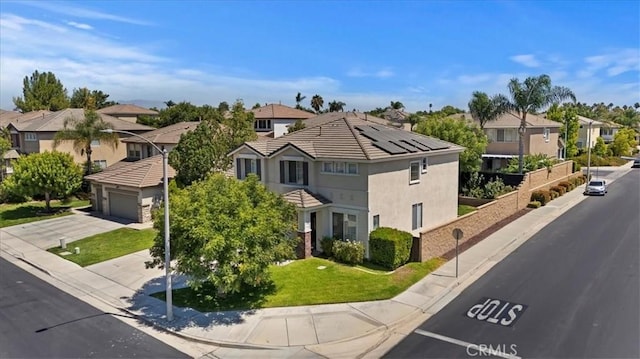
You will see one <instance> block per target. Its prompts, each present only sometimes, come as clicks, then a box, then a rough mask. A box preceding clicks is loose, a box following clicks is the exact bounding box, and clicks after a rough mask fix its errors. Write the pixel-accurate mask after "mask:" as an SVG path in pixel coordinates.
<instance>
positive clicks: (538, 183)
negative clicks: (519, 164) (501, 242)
mask: <svg viewBox="0 0 640 359" xmlns="http://www.w3.org/2000/svg"><path fill="white" fill-rule="evenodd" d="M572 163H573V162H572V161H565V162H562V163H560V164H557V165H555V166H553V167H552V169H551V172H549V171H548V170H547V169H546V168H543V169H540V170H537V171H534V172H529V173H527V174H525V177H524V179H523V180H522V183H521V184H520V186H519V187H518V189H517V190H516V191H513V192H511V193H508V194H505V195H503V196H501V197H499V198H498V199H497V200H495V201H493V202H490V203H487V204H484V205H482V206H479V207H478V208H477V210H476V211H475V212H472V213H469V214H466V215H464V216H462V217H459V218H457V219H455V220H453V221H451V222H448V223H446V224H444V225H442V226H439V227H437V228H434V229H431V230H429V231H425V232H423V233H422V234H421V236H420V255H421V257H420V260H421V261H427V260H429V259H431V258H434V257H439V256H442V255H444V254H446V253H448V252H450V251H452V250H454V249H455V244H456V243H455V240H454V239H453V236H452V232H453V229H454V228H460V229H462V231H463V232H464V237H463V239H462V240H460V244H462V243H465V242H466V241H468V240H469V239H470V238H472V237H473V236H475V235H477V234H479V233H481V232H482V231H484V230H486V229H488V228H489V227H491V226H492V225H494V224H495V223H497V222H499V221H501V220H503V219H506V218H507V217H509V216H511V215H513V214H515V213H516V212H518V211H519V210H522V209H524V208H526V206H527V204H529V200H530V199H531V193H532V192H533V191H536V190H541V189H548V188H550V187H551V186H554V185H556V184H558V183H559V182H561V181H565V180H567V179H569V178H574V177H579V176H582V173H581V172H576V173H571V170H572ZM574 191H579V189H574Z"/></svg>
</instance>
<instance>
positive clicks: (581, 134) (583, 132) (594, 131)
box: [578, 125, 600, 148]
mask: <svg viewBox="0 0 640 359" xmlns="http://www.w3.org/2000/svg"><path fill="white" fill-rule="evenodd" d="M588 136H589V125H582V127H581V128H580V129H579V130H578V142H581V143H582V147H579V148H588V147H592V148H593V146H595V144H596V140H597V138H598V137H600V126H591V142H590V143H591V145H588V144H587V142H588Z"/></svg>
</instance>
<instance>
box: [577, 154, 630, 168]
mask: <svg viewBox="0 0 640 359" xmlns="http://www.w3.org/2000/svg"><path fill="white" fill-rule="evenodd" d="M572 160H573V161H574V162H576V163H578V164H580V165H581V166H582V167H586V166H587V164H588V161H589V155H588V154H582V155H580V156H577V157H574V158H572ZM625 163H627V161H626V160H624V159H622V158H620V157H615V156H611V157H609V156H597V155H594V154H593V152H592V153H591V167H594V166H622V165H624V164H625Z"/></svg>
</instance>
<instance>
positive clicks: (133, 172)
mask: <svg viewBox="0 0 640 359" xmlns="http://www.w3.org/2000/svg"><path fill="white" fill-rule="evenodd" d="M198 124H199V122H179V123H176V124H173V125H170V126H167V127H162V128H158V129H156V130H153V131H148V132H145V133H142V134H140V136H141V137H143V138H144V139H146V140H148V141H151V142H152V143H153V144H155V145H156V146H158V147H159V148H161V149H166V150H167V151H171V150H172V149H173V148H174V147H175V146H176V145H177V144H178V142H179V141H180V137H181V136H182V134H184V133H187V132H189V131H193V130H194V129H195V128H196V127H197V126H198ZM122 142H124V143H125V145H126V153H127V157H126V159H125V160H124V161H120V162H118V163H116V164H115V165H113V166H110V167H107V168H106V169H105V170H104V171H103V172H100V173H96V174H93V175H91V176H87V177H85V179H87V180H89V181H90V183H91V203H92V207H93V208H92V209H93V210H94V211H97V212H99V213H101V214H104V215H108V216H114V217H121V218H125V219H129V220H132V221H136V222H140V223H144V222H148V221H150V220H151V211H152V210H153V208H155V207H156V206H157V205H159V203H160V201H161V200H162V195H163V193H162V190H163V188H162V180H163V178H162V177H163V175H162V154H160V153H158V150H156V149H155V148H154V147H153V146H151V145H150V144H149V143H148V142H147V141H145V140H143V139H141V138H138V137H134V136H132V137H128V138H126V139H124V140H123V141H122ZM167 171H168V176H169V178H173V177H174V176H175V171H174V169H173V168H171V166H169V168H168V169H167Z"/></svg>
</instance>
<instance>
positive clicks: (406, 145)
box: [389, 141, 418, 153]
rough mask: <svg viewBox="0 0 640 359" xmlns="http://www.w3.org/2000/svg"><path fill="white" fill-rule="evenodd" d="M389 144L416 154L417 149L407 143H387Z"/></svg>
mask: <svg viewBox="0 0 640 359" xmlns="http://www.w3.org/2000/svg"><path fill="white" fill-rule="evenodd" d="M389 143H393V144H394V145H396V146H398V147H400V148H404V149H405V150H407V152H410V153H414V152H418V149H417V148H415V147H414V146H411V145H410V144H408V143H405V142H402V141H389Z"/></svg>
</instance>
